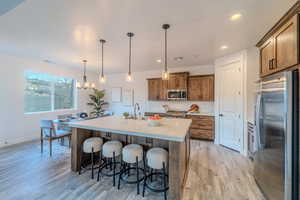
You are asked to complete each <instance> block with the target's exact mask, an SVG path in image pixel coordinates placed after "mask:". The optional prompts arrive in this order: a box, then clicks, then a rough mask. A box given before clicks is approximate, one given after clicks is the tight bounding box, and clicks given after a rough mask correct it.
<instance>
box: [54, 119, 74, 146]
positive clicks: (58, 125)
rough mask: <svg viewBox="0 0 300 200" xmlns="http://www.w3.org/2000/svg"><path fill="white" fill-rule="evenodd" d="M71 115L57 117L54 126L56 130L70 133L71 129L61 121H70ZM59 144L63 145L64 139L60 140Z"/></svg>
mask: <svg viewBox="0 0 300 200" xmlns="http://www.w3.org/2000/svg"><path fill="white" fill-rule="evenodd" d="M72 117H73V116H72V114H64V115H58V116H57V119H58V123H57V124H56V125H57V126H56V127H57V130H64V131H68V132H72V129H71V127H70V126H69V125H68V124H66V123H63V122H62V121H61V120H67V121H68V120H71V119H72ZM60 143H61V145H64V144H65V140H64V137H63V138H61V139H60Z"/></svg>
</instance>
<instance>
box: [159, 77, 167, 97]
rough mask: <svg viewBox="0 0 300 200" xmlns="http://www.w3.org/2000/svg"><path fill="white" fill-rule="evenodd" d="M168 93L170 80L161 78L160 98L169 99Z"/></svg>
mask: <svg viewBox="0 0 300 200" xmlns="http://www.w3.org/2000/svg"><path fill="white" fill-rule="evenodd" d="M167 93H168V81H166V80H161V81H160V95H159V100H167V99H168V98H167V95H168V94H167Z"/></svg>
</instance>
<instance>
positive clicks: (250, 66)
mask: <svg viewBox="0 0 300 200" xmlns="http://www.w3.org/2000/svg"><path fill="white" fill-rule="evenodd" d="M258 80H259V49H258V48H256V47H253V48H250V49H248V50H247V121H249V122H251V123H254V115H255V113H254V112H255V109H254V106H255V103H256V100H255V98H256V96H255V93H256V90H257V83H255V82H256V81H258Z"/></svg>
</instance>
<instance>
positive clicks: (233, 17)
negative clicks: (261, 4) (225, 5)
mask: <svg viewBox="0 0 300 200" xmlns="http://www.w3.org/2000/svg"><path fill="white" fill-rule="evenodd" d="M241 17H242V14H241V13H236V14H234V15H232V16H231V17H230V20H231V21H236V20H238V19H240V18H241Z"/></svg>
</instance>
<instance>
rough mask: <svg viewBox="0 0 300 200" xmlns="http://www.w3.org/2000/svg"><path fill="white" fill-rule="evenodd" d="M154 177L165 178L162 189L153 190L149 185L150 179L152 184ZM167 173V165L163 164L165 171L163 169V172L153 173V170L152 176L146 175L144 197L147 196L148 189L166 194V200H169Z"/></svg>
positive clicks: (151, 171)
mask: <svg viewBox="0 0 300 200" xmlns="http://www.w3.org/2000/svg"><path fill="white" fill-rule="evenodd" d="M154 175H157V176H162V178H163V187H162V188H153V187H150V186H149V185H148V184H147V180H148V179H149V178H150V181H151V182H152V181H153V179H152V177H153V176H154ZM167 177H168V175H167V173H166V165H165V163H164V162H163V169H162V172H155V171H154V172H153V169H152V168H151V170H150V174H148V175H146V177H145V179H144V184H143V194H142V195H143V197H144V196H145V190H146V188H148V189H149V190H151V191H153V192H163V193H164V199H165V200H167V191H168V189H169V187H168V186H167Z"/></svg>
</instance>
